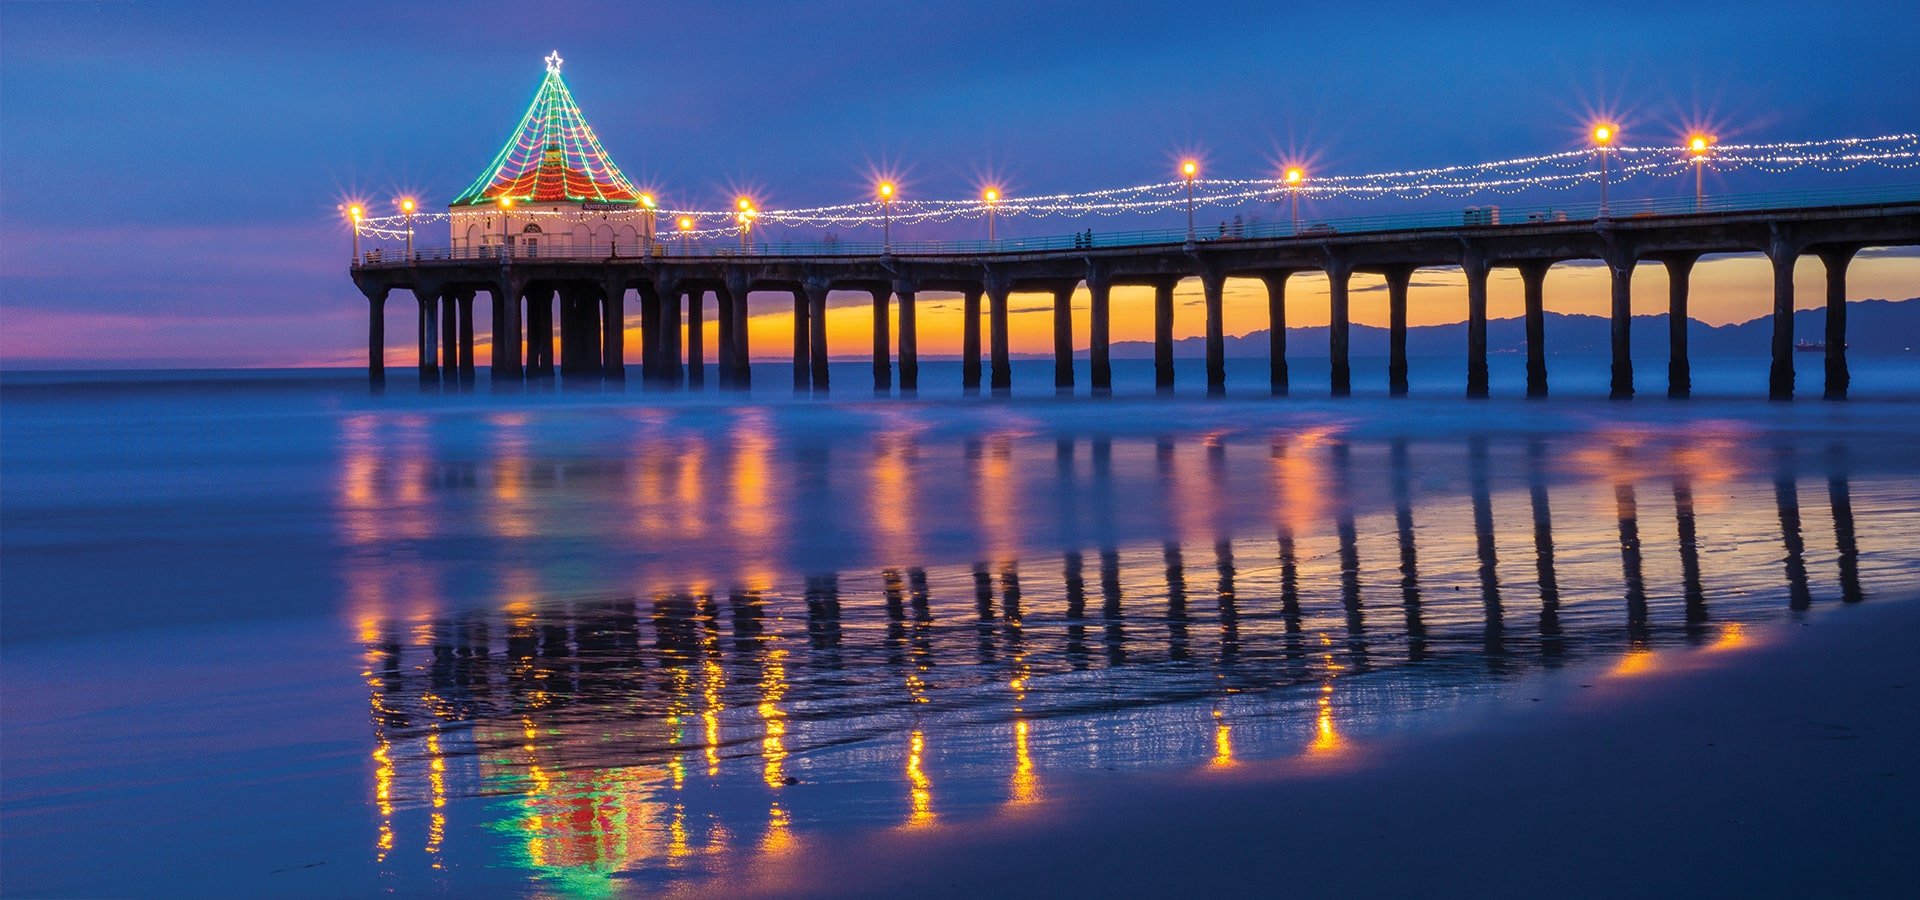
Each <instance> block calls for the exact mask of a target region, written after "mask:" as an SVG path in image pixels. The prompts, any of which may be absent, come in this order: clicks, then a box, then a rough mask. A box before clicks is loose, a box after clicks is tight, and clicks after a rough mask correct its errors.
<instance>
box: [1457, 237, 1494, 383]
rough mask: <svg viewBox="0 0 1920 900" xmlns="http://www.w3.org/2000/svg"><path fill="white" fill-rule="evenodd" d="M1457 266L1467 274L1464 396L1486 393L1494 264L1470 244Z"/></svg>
mask: <svg viewBox="0 0 1920 900" xmlns="http://www.w3.org/2000/svg"><path fill="white" fill-rule="evenodd" d="M1460 270H1461V271H1462V272H1465V273H1466V276H1467V396H1468V397H1469V398H1473V399H1484V398H1485V397H1486V396H1487V393H1488V391H1487V381H1488V378H1487V274H1488V273H1489V272H1491V271H1492V270H1493V264H1492V263H1491V262H1490V261H1488V259H1487V255H1486V254H1485V253H1484V252H1482V251H1480V250H1479V249H1478V248H1474V247H1469V248H1467V252H1466V253H1465V254H1463V255H1462V256H1461V257H1460Z"/></svg>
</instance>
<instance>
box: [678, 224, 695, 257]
mask: <svg viewBox="0 0 1920 900" xmlns="http://www.w3.org/2000/svg"><path fill="white" fill-rule="evenodd" d="M677 224H678V225H679V226H680V255H681V256H687V255H689V254H691V253H692V250H690V249H689V246H688V245H689V242H691V241H692V240H693V233H692V232H693V217H692V216H681V217H680V221H679V222H678V223H677Z"/></svg>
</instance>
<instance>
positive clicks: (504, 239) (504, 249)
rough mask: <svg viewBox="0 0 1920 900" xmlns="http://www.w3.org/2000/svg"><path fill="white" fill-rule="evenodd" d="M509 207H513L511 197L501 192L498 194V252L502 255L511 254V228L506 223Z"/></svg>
mask: <svg viewBox="0 0 1920 900" xmlns="http://www.w3.org/2000/svg"><path fill="white" fill-rule="evenodd" d="M510 209H513V198H512V197H509V196H507V195H505V194H501V195H500V254H501V255H502V256H510V255H512V249H513V228H512V227H511V226H509V225H508V224H507V211H508V210H510Z"/></svg>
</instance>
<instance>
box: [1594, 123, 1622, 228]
mask: <svg viewBox="0 0 1920 900" xmlns="http://www.w3.org/2000/svg"><path fill="white" fill-rule="evenodd" d="M1619 134H1620V129H1619V128H1617V127H1615V126H1613V125H1609V124H1602V125H1595V126H1594V128H1593V145H1594V146H1595V147H1598V148H1599V150H1600V218H1603V219H1604V218H1606V217H1607V148H1608V147H1609V146H1611V145H1612V144H1613V139H1614V138H1615V137H1617V136H1618V135H1619Z"/></svg>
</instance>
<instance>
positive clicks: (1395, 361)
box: [1383, 266, 1413, 397]
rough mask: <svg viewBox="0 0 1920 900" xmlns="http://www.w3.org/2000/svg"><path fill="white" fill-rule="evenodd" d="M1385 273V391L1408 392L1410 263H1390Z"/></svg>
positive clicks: (1396, 393) (1399, 395) (1395, 393)
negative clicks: (1391, 264)
mask: <svg viewBox="0 0 1920 900" xmlns="http://www.w3.org/2000/svg"><path fill="white" fill-rule="evenodd" d="M1383 274H1385V275H1386V277H1387V393H1388V395H1390V396H1394V397H1405V396H1406V395H1407V286H1408V285H1409V284H1411V283H1412V282H1413V267H1412V266H1390V267H1388V268H1387V270H1386V271H1385V273H1383Z"/></svg>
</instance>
